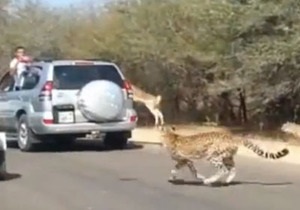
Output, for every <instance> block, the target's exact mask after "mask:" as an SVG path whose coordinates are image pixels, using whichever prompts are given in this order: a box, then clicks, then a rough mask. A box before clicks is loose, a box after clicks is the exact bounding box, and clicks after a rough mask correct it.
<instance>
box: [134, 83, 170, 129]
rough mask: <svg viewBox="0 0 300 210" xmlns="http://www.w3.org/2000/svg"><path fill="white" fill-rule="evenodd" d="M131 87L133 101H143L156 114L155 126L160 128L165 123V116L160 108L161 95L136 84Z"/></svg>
mask: <svg viewBox="0 0 300 210" xmlns="http://www.w3.org/2000/svg"><path fill="white" fill-rule="evenodd" d="M131 87H132V91H133V101H135V102H140V103H143V104H144V105H145V106H146V107H147V109H148V110H149V111H150V112H151V114H152V115H153V116H154V119H155V127H156V128H158V127H159V125H160V126H161V127H162V126H163V125H164V116H163V114H162V112H161V110H160V102H161V95H157V96H154V95H151V94H149V93H146V92H145V91H143V90H141V89H140V88H138V87H136V86H135V85H131Z"/></svg>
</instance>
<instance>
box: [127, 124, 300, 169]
mask: <svg viewBox="0 0 300 210" xmlns="http://www.w3.org/2000/svg"><path fill="white" fill-rule="evenodd" d="M177 129H178V133H181V134H183V135H191V134H195V133H198V132H209V131H214V130H223V129H226V128H223V127H214V126H198V125H182V126H177ZM250 134H251V135H252V134H253V136H254V138H253V139H252V140H253V141H254V142H256V143H257V144H258V145H259V146H260V147H261V148H262V149H265V150H267V151H277V150H280V149H282V148H284V147H287V148H288V149H289V150H290V154H289V155H288V156H286V157H284V158H282V159H280V160H277V161H279V162H287V163H293V164H300V144H299V141H300V140H298V139H295V138H293V137H285V138H282V134H279V133H276V132H275V133H271V134H269V135H267V134H266V133H256V132H254V133H251V132H250ZM132 141H133V142H135V143H140V144H158V145H159V144H161V140H160V132H159V131H158V130H156V129H154V128H149V127H139V128H137V129H135V130H134V132H133V137H132ZM238 154H239V155H243V156H248V157H253V158H260V157H258V156H257V155H256V154H254V153H253V152H252V151H250V150H248V149H246V148H244V147H241V148H240V149H239V153H238Z"/></svg>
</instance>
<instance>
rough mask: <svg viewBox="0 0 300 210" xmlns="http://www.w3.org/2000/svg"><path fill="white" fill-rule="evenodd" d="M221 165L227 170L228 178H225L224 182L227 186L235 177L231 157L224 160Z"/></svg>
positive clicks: (233, 163)
mask: <svg viewBox="0 0 300 210" xmlns="http://www.w3.org/2000/svg"><path fill="white" fill-rule="evenodd" d="M223 163H224V165H225V167H226V168H227V170H228V177H227V178H226V180H225V182H226V183H227V184H229V183H231V182H232V180H233V179H234V178H235V176H236V169H235V162H234V159H233V157H229V158H224V160H223Z"/></svg>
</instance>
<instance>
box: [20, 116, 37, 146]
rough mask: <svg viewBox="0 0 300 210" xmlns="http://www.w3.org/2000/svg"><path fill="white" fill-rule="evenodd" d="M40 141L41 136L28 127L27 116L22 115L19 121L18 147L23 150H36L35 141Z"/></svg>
mask: <svg viewBox="0 0 300 210" xmlns="http://www.w3.org/2000/svg"><path fill="white" fill-rule="evenodd" d="M37 141H39V138H38V137H37V136H36V135H35V134H34V133H33V132H32V130H31V129H30V128H29V127H28V121H27V116H26V115H25V114H23V115H21V117H20V118H19V121H18V147H19V149H20V150H21V151H23V152H30V151H33V150H34V146H35V145H34V143H35V142H37Z"/></svg>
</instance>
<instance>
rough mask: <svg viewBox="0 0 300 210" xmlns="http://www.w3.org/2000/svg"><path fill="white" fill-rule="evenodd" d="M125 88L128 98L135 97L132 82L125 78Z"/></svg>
mask: <svg viewBox="0 0 300 210" xmlns="http://www.w3.org/2000/svg"><path fill="white" fill-rule="evenodd" d="M123 89H124V90H125V91H126V93H127V96H128V98H132V97H133V91H132V86H131V83H130V82H129V81H128V80H124V82H123Z"/></svg>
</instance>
